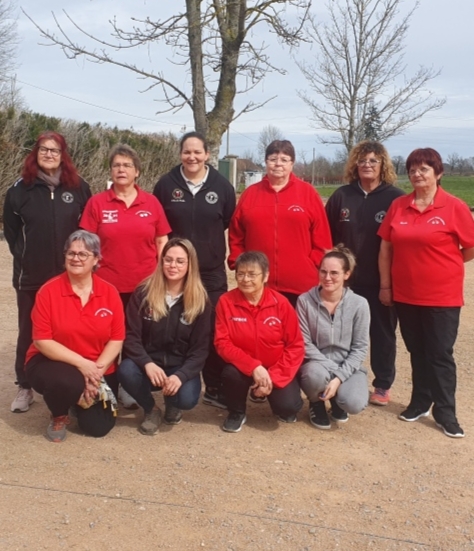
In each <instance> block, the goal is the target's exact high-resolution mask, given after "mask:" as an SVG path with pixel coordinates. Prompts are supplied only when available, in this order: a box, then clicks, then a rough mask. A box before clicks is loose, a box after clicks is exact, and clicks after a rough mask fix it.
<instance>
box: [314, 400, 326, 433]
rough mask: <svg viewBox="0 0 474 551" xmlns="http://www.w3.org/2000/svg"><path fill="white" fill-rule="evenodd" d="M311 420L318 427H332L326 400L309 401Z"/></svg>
mask: <svg viewBox="0 0 474 551" xmlns="http://www.w3.org/2000/svg"><path fill="white" fill-rule="evenodd" d="M309 422H310V423H311V424H312V425H313V427H316V428H318V429H322V430H328V429H330V428H331V422H330V421H329V415H328V412H327V411H326V404H325V402H323V401H321V400H319V401H317V402H310V403H309Z"/></svg>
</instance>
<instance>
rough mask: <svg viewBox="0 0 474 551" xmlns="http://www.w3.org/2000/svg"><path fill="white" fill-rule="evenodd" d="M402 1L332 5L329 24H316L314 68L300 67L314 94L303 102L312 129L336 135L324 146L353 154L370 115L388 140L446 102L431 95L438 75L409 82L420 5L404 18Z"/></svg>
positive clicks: (421, 72) (425, 72)
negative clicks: (411, 38)
mask: <svg viewBox="0 0 474 551" xmlns="http://www.w3.org/2000/svg"><path fill="white" fill-rule="evenodd" d="M402 1H403V0H330V1H328V4H327V8H328V10H329V23H327V24H322V25H321V24H317V23H316V22H315V21H314V19H312V20H311V27H312V34H313V36H314V41H315V42H316V44H317V46H318V49H319V55H318V56H317V58H316V63H315V64H314V65H311V64H308V63H305V62H297V63H298V66H299V67H300V69H301V71H302V72H303V74H304V76H305V77H306V79H307V81H308V83H309V86H310V88H311V90H312V92H311V94H310V93H307V92H304V91H300V92H299V95H300V97H301V98H302V99H303V100H304V102H305V103H306V104H307V105H308V106H309V107H310V109H311V111H312V119H313V121H314V124H315V126H316V127H317V128H320V129H325V130H329V131H330V132H332V133H335V134H336V136H332V137H329V138H322V139H321V141H322V142H323V143H331V144H343V145H344V146H345V147H346V149H347V150H348V151H349V150H350V149H351V148H352V146H353V145H354V143H355V141H356V140H357V138H358V135H360V133H362V131H363V128H362V127H363V125H364V121H366V120H367V117H368V115H369V109H370V108H371V107H372V108H375V109H376V111H377V114H378V120H379V122H380V132H379V139H380V140H386V139H388V138H390V137H391V136H395V135H397V134H401V133H403V131H405V130H406V129H407V128H408V127H409V126H410V125H412V124H414V123H415V122H417V121H418V120H419V119H420V118H421V117H423V115H425V114H426V113H428V112H429V111H432V110H434V109H439V108H440V107H442V106H443V105H444V103H445V102H446V100H445V99H443V98H441V99H439V98H436V97H434V95H433V93H432V92H430V91H428V90H427V89H426V85H427V83H428V82H429V81H431V80H432V79H434V78H435V77H437V76H438V75H439V71H435V70H434V69H432V68H426V67H420V68H419V69H418V71H417V72H416V73H415V74H414V75H413V76H411V77H407V76H405V75H406V64H405V63H404V60H403V50H404V40H405V38H406V36H407V32H408V28H409V22H410V18H411V16H412V15H413V12H414V11H415V10H416V9H417V7H418V2H415V3H414V5H413V7H412V8H411V9H410V11H409V12H408V13H407V14H405V15H401V14H400V10H399V8H400V5H401V3H402ZM397 82H401V84H399V85H397V84H396V83H397ZM315 94H316V97H315Z"/></svg>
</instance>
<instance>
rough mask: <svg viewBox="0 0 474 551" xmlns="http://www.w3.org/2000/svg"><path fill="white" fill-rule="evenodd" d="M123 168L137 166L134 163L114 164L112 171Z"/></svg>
mask: <svg viewBox="0 0 474 551" xmlns="http://www.w3.org/2000/svg"><path fill="white" fill-rule="evenodd" d="M121 168H128V169H131V168H135V165H134V164H133V163H114V164H113V165H112V170H119V169H121Z"/></svg>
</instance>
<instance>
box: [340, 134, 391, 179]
mask: <svg viewBox="0 0 474 551" xmlns="http://www.w3.org/2000/svg"><path fill="white" fill-rule="evenodd" d="M369 153H373V154H374V155H377V157H380V160H381V161H382V162H381V166H380V179H381V181H382V182H385V183H386V184H394V183H395V182H396V181H397V173H396V172H395V168H394V166H393V163H392V160H391V159H390V155H389V154H388V151H387V150H386V149H385V147H384V146H383V145H382V144H381V143H380V142H375V141H371V140H364V141H363V142H360V143H358V144H357V145H355V146H354V147H353V148H352V149H351V152H350V153H349V158H348V159H347V162H346V166H345V168H344V181H345V182H347V183H349V184H350V183H351V182H357V181H358V180H359V171H358V166H357V161H358V160H359V159H361V158H362V157H365V156H366V155H368V154H369Z"/></svg>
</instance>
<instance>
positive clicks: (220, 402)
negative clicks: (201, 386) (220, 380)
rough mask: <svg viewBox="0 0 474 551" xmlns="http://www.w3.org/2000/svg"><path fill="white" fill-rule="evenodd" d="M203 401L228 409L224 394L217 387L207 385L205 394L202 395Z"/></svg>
mask: <svg viewBox="0 0 474 551" xmlns="http://www.w3.org/2000/svg"><path fill="white" fill-rule="evenodd" d="M202 403H203V404H206V406H214V407H216V408H220V409H227V406H226V405H225V399H224V396H223V395H222V394H220V392H219V391H218V389H216V388H209V387H206V392H204V396H203V397H202Z"/></svg>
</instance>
